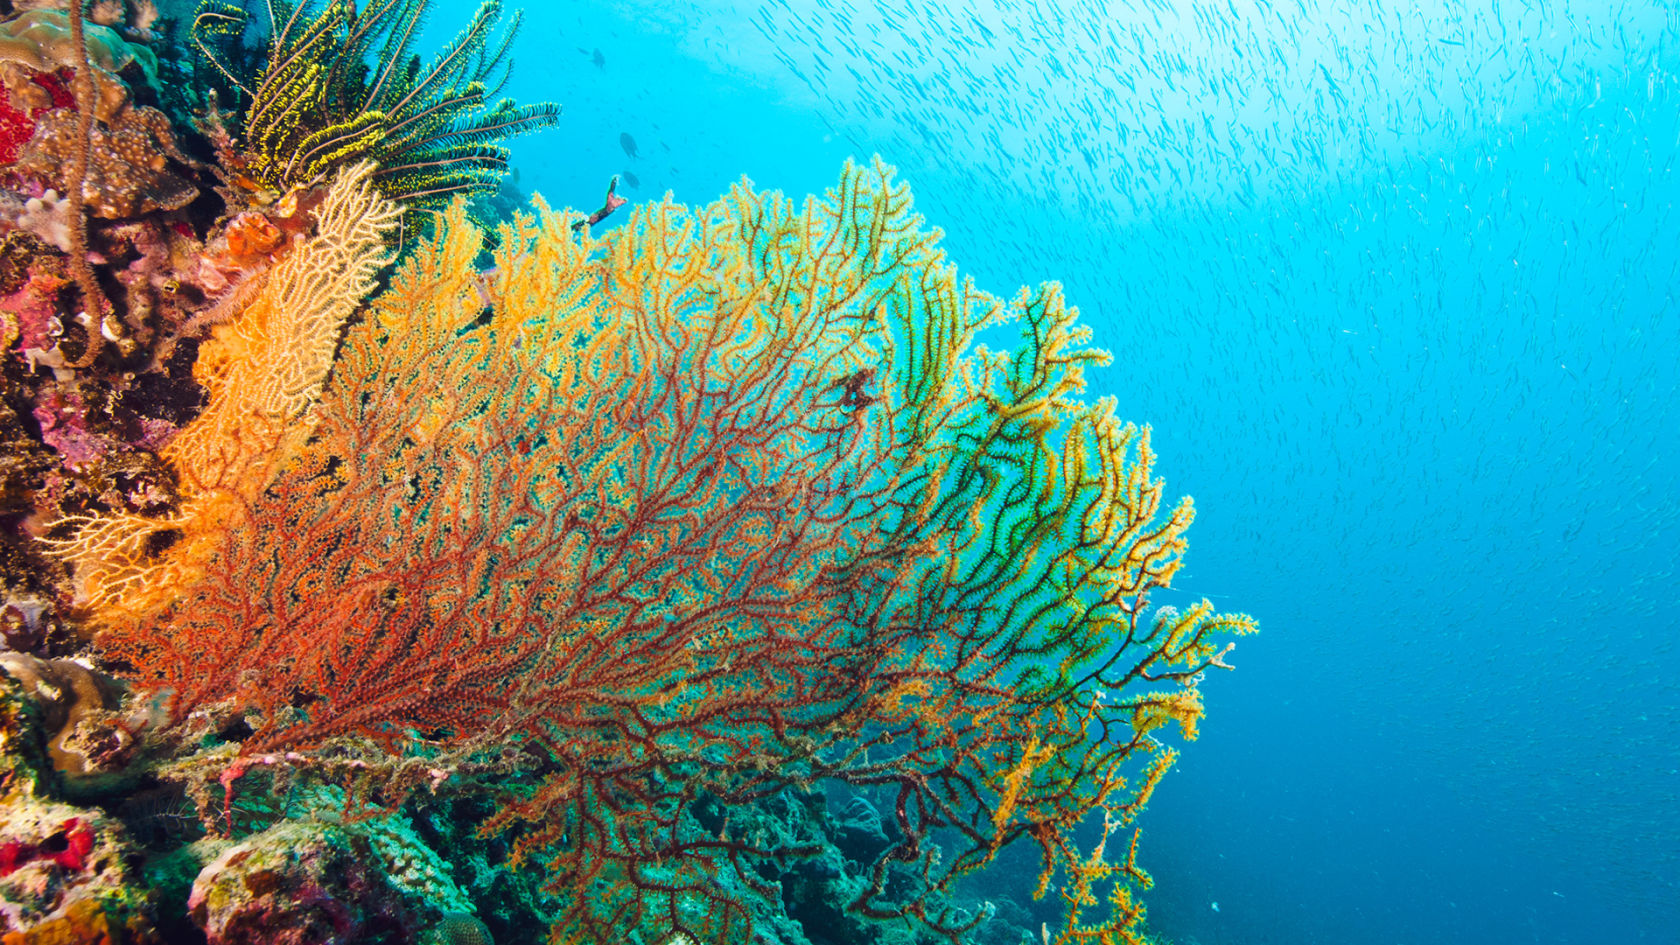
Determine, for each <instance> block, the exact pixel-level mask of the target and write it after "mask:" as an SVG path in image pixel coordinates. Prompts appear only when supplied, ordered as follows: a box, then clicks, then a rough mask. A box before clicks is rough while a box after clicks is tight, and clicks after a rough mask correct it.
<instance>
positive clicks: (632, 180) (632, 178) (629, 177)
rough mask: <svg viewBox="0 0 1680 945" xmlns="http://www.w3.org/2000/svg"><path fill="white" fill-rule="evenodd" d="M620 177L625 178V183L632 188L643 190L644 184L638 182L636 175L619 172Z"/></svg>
mask: <svg viewBox="0 0 1680 945" xmlns="http://www.w3.org/2000/svg"><path fill="white" fill-rule="evenodd" d="M618 176H620V177H622V178H624V182H625V183H626V184H629V185H630V186H631V187H635V188H636V189H638V190H640V189H641V186H642V182H641V181H639V180H637V179H636V175H634V174H632V173H630V172H629V171H619V172H618Z"/></svg>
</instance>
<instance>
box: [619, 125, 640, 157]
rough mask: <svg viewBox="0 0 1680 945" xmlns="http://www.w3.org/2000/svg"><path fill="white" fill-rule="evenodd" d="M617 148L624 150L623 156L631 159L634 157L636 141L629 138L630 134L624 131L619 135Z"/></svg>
mask: <svg viewBox="0 0 1680 945" xmlns="http://www.w3.org/2000/svg"><path fill="white" fill-rule="evenodd" d="M618 146H619V147H621V148H623V149H624V153H625V154H628V155H630V157H632V158H634V157H636V139H635V138H632V137H630V132H628V131H625V132H621V133H620V134H619V136H618Z"/></svg>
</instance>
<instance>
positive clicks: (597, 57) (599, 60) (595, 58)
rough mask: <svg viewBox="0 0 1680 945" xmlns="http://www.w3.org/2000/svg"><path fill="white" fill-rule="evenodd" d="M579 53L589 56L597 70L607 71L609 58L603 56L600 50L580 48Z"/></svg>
mask: <svg viewBox="0 0 1680 945" xmlns="http://www.w3.org/2000/svg"><path fill="white" fill-rule="evenodd" d="M578 52H580V53H583V54H584V55H585V56H588V57H589V61H590V62H593V63H594V64H595V68H597V69H605V68H606V67H607V57H606V56H605V55H604V54H602V52H601V51H600V50H599V49H584V48H583V47H582V46H579V47H578Z"/></svg>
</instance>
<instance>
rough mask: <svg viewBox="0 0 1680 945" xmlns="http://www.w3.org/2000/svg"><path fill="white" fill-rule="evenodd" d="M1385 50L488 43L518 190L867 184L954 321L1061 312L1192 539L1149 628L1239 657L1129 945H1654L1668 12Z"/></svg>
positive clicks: (785, 6) (1665, 557)
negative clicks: (867, 162)
mask: <svg viewBox="0 0 1680 945" xmlns="http://www.w3.org/2000/svg"><path fill="white" fill-rule="evenodd" d="M438 6H439V8H438V9H437V11H436V14H435V16H434V17H433V20H432V29H433V30H434V31H435V32H437V33H438V34H439V36H440V38H441V37H442V36H443V35H445V34H447V33H448V32H450V31H452V29H453V28H454V26H455V25H456V24H457V23H458V22H459V21H461V20H462V19H464V18H465V17H466V15H467V13H468V12H469V11H470V8H471V6H472V5H471V4H468V3H466V2H465V0H449V2H448V3H440V4H439V5H438ZM1396 6H1398V5H1393V4H1388V3H1385V2H1382V0H1345V2H1336V3H1330V2H1308V0H1271V2H1267V0H1196V2H1167V0H1131V2H1128V0H1110V2H1096V0H1087V2H1062V3H1057V2H1052V0H1039V2H1037V3H1031V2H1008V0H992V2H983V3H981V4H978V5H961V4H935V3H929V4H925V5H923V4H918V5H916V8H915V9H913V10H911V9H907V8H906V7H905V6H903V5H901V4H891V3H875V2H856V3H853V2H833V3H818V2H813V0H770V2H763V3H755V2H750V0H743V2H721V0H720V2H707V3H699V4H682V3H651V2H649V3H642V2H620V3H590V4H579V3H556V4H550V5H540V6H539V5H532V6H530V7H528V8H527V9H526V10H525V16H526V29H525V32H524V33H523V35H522V36H521V38H520V40H519V42H518V45H517V46H516V55H517V56H518V59H519V62H518V63H517V67H516V73H515V78H514V82H513V85H512V87H511V88H510V91H511V92H512V93H514V94H515V95H516V96H518V97H520V98H521V99H522V100H525V101H534V100H537V99H549V100H553V101H558V102H561V103H563V104H564V106H565V109H566V111H565V115H564V117H563V119H562V120H561V122H560V124H559V126H558V127H557V128H556V129H554V130H552V131H549V132H545V133H544V134H542V135H540V136H535V137H532V138H529V139H523V140H521V141H519V142H518V143H517V144H516V152H515V154H516V163H517V166H518V168H519V170H520V173H521V178H520V182H521V186H522V187H523V188H525V189H526V190H535V191H538V192H540V193H542V194H543V195H544V196H545V197H546V198H547V199H548V200H549V201H550V202H551V203H552V204H555V205H557V206H568V205H569V206H575V207H578V208H580V209H582V210H585V211H587V210H591V209H593V208H595V207H596V206H598V205H599V203H600V197H601V193H602V191H603V190H604V189H605V186H606V183H607V181H608V179H609V178H610V177H611V176H612V175H614V174H621V175H622V176H623V182H622V183H621V184H620V190H619V192H620V193H621V194H623V195H625V196H628V197H630V198H631V199H632V200H645V199H653V198H656V197H658V196H660V195H662V194H663V193H665V192H666V191H670V192H671V193H672V194H673V195H674V197H675V198H676V199H677V200H679V201H683V202H689V203H700V202H704V201H706V200H709V199H711V198H713V197H715V196H717V195H718V194H719V193H720V192H721V191H722V190H723V189H724V188H725V187H727V186H728V184H729V183H731V182H732V181H734V180H736V179H738V178H739V177H741V176H743V175H745V176H747V177H750V178H751V179H752V180H753V181H754V182H755V183H756V184H758V185H760V186H767V187H777V188H781V189H783V190H786V191H788V192H790V193H795V194H798V193H806V192H820V191H821V190H822V189H823V188H825V187H828V186H830V185H831V184H832V183H833V181H834V180H835V179H836V176H837V174H838V171H839V167H840V164H841V162H842V161H843V160H844V159H845V158H846V157H847V156H857V157H860V158H867V157H868V156H869V155H870V154H874V153H878V154H880V155H881V156H882V157H883V158H884V159H885V160H886V161H887V162H889V163H891V164H893V165H895V166H896V167H897V168H898V169H899V173H900V175H901V177H902V178H903V179H905V180H907V181H908V182H909V183H910V184H911V185H912V187H913V188H914V191H915V194H916V198H917V204H918V207H919V208H920V210H921V212H922V213H923V214H924V215H925V216H926V217H927V219H928V221H929V222H930V223H931V224H933V225H937V226H938V227H940V228H941V229H943V231H944V233H945V242H944V245H945V247H946V249H947V250H948V251H949V253H950V254H951V256H952V258H953V260H954V261H955V262H956V263H957V264H958V265H959V266H961V267H962V269H963V270H964V271H965V272H966V273H969V274H972V275H973V276H974V277H975V278H976V280H977V281H978V282H979V284H980V285H981V286H983V287H985V288H987V289H989V290H991V291H993V292H996V293H999V294H1010V293H1013V291H1014V290H1015V288H1016V287H1017V286H1019V285H1021V284H1029V283H1036V282H1038V281H1042V280H1047V279H1059V280H1061V281H1062V282H1063V283H1064V284H1065V285H1066V287H1067V293H1068V297H1069V298H1070V300H1071V301H1073V302H1074V303H1076V304H1078V305H1079V306H1080V307H1081V309H1082V311H1083V313H1084V316H1085V319H1086V320H1087V322H1088V323H1090V324H1091V325H1092V326H1093V327H1094V328H1095V330H1096V333H1097V339H1098V342H1099V343H1100V344H1102V345H1103V346H1105V347H1108V348H1110V349H1111V350H1112V351H1113V352H1114V353H1115V363H1114V365H1113V366H1112V367H1111V368H1109V369H1107V370H1106V371H1102V372H1097V373H1096V374H1095V375H1094V376H1093V377H1092V378H1091V390H1090V392H1089V393H1090V394H1091V395H1093V396H1096V395H1110V394H1111V395H1114V396H1116V397H1117V398H1118V399H1119V403H1120V413H1121V414H1122V415H1123V416H1124V417H1126V418H1127V419H1131V420H1135V421H1138V422H1145V423H1149V424H1152V425H1153V429H1154V437H1155V440H1154V445H1155V448H1156V451H1157V453H1158V454H1159V460H1158V467H1157V471H1158V473H1159V474H1161V475H1163V476H1164V477H1166V479H1167V481H1168V485H1169V491H1170V493H1172V494H1174V495H1176V494H1183V493H1188V494H1191V495H1194V496H1195V497H1196V500H1197V505H1198V519H1197V522H1196V524H1195V526H1194V527H1193V528H1192V530H1191V533H1190V541H1191V550H1190V555H1189V563H1188V567H1187V569H1186V572H1185V573H1183V574H1181V576H1180V580H1179V581H1178V588H1177V591H1176V593H1178V594H1181V595H1183V596H1184V597H1186V598H1189V597H1199V596H1210V597H1212V598H1213V599H1214V601H1215V603H1216V604H1218V605H1219V606H1220V607H1221V608H1223V609H1237V610H1243V611H1246V612H1249V613H1251V614H1253V615H1255V616H1256V617H1258V618H1259V620H1260V621H1261V626H1262V629H1263V633H1262V634H1261V635H1260V636H1259V637H1256V638H1253V639H1251V640H1245V641H1244V642H1243V644H1242V645H1241V646H1240V647H1239V648H1238V650H1237V651H1236V652H1235V653H1234V654H1233V656H1232V658H1231V659H1232V661H1233V662H1234V663H1235V664H1236V665H1237V667H1238V669H1237V671H1236V672H1234V673H1231V674H1228V675H1221V676H1220V677H1218V678H1216V679H1212V680H1210V681H1209V683H1208V685H1207V686H1206V687H1205V692H1206V694H1207V702H1208V719H1207V721H1206V723H1205V725H1204V726H1203V735H1202V738H1201V739H1200V740H1199V741H1198V742H1197V743H1195V744H1193V745H1191V746H1189V748H1188V750H1187V751H1186V752H1185V753H1184V756H1183V759H1182V760H1181V762H1180V765H1179V770H1178V771H1176V772H1175V773H1174V774H1172V775H1171V777H1169V778H1168V780H1167V781H1166V783H1165V784H1164V785H1163V787H1162V789H1161V790H1160V792H1159V793H1158V794H1157V795H1156V799H1155V800H1154V802H1153V804H1152V806H1151V808H1150V809H1149V811H1148V812H1147V813H1146V814H1145V816H1144V818H1143V826H1144V839H1143V842H1142V845H1141V848H1140V856H1141V859H1142V862H1143V865H1144V866H1146V867H1147V868H1149V869H1151V870H1152V872H1153V873H1154V875H1155V878H1156V880H1157V888H1156V890H1155V891H1154V892H1153V893H1151V894H1150V896H1149V899H1148V902H1149V906H1150V916H1151V920H1152V923H1153V924H1154V925H1155V926H1156V927H1157V928H1158V929H1159V930H1161V931H1162V932H1164V933H1166V934H1167V935H1169V936H1170V937H1172V938H1173V939H1174V940H1175V941H1177V942H1180V943H1181V945H1182V943H1202V945H1214V943H1243V945H1260V943H1292V945H1306V943H1375V945H1420V943H1436V942H1476V943H1487V945H1497V943H1529V942H1537V943H1601V942H1651V943H1680V653H1677V651H1676V639H1677V638H1680V592H1677V590H1676V577H1675V575H1676V566H1677V563H1680V562H1677V559H1680V455H1677V454H1680V301H1677V299H1676V295H1677V293H1680V215H1677V214H1676V212H1675V202H1676V200H1677V198H1680V177H1677V175H1676V162H1677V159H1680V13H1677V12H1676V11H1675V9H1674V8H1673V7H1672V5H1665V4H1660V3H1654V2H1637V0H1630V2H1625V3H1591V2H1565V0H1550V2H1546V0H1526V2H1525V0H1486V2H1439V0H1425V2H1423V3H1421V4H1407V5H1404V6H1405V7H1406V8H1407V9H1405V10H1404V11H1400V10H1397V9H1395V7H1396ZM428 42H430V41H428ZM625 172H628V173H625ZM632 178H633V181H632ZM610 222H611V221H609V225H610ZM1161 602H1165V601H1161ZM1025 885H1027V884H1026V883H1025V881H1023V886H1025Z"/></svg>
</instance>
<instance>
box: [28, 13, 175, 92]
mask: <svg viewBox="0 0 1680 945" xmlns="http://www.w3.org/2000/svg"><path fill="white" fill-rule="evenodd" d="M86 31H87V48H88V60H89V62H90V63H92V65H93V66H94V68H95V70H96V71H99V72H103V73H105V76H106V77H107V78H109V79H111V80H113V81H118V80H116V76H117V75H118V74H119V73H127V72H129V70H130V69H131V68H137V69H138V70H139V74H140V76H141V77H143V79H144V81H145V83H146V84H147V85H149V86H151V87H152V88H154V89H155V88H156V87H157V56H156V55H154V54H153V53H152V51H151V50H150V49H147V48H146V47H144V46H141V45H137V44H135V43H130V42H128V41H127V40H125V39H123V38H122V36H120V35H118V33H117V31H116V30H114V29H111V28H110V27H108V26H99V25H97V24H93V23H89V24H86ZM77 60H78V56H77V53H76V47H75V44H74V43H73V42H72V41H71V38H70V18H69V16H68V15H67V14H65V13H64V12H63V11H61V10H30V11H28V12H27V13H24V14H23V15H21V16H18V17H15V18H14V19H11V20H7V21H6V22H4V23H0V63H10V64H14V65H18V66H23V67H25V68H26V69H28V70H29V71H31V72H54V71H57V70H58V69H62V68H65V67H67V66H74V65H75V64H76V62H77ZM13 74H14V75H16V73H15V71H14V72H13ZM130 74H132V73H130ZM6 84H7V87H8V89H11V85H12V83H11V82H10V81H8V82H7V83H6ZM119 84H121V83H120V81H119ZM13 91H14V94H15V91H16V90H13Z"/></svg>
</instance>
